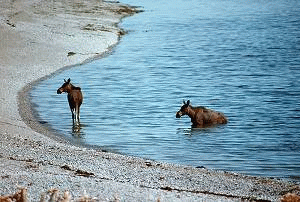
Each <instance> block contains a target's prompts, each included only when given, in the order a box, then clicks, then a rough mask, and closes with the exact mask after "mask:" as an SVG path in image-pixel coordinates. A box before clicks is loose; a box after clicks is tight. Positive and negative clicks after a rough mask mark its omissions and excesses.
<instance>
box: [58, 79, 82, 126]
mask: <svg viewBox="0 0 300 202" xmlns="http://www.w3.org/2000/svg"><path fill="white" fill-rule="evenodd" d="M64 81H65V83H64V84H63V85H62V86H61V87H60V88H59V89H58V90H57V94H61V93H63V92H66V93H68V101H69V106H70V109H71V112H72V119H73V124H76V125H79V124H80V120H79V119H80V117H79V114H80V110H79V108H80V105H81V104H82V100H83V96H82V93H81V88H80V87H75V86H73V85H72V84H71V83H70V82H71V79H70V78H69V79H68V80H67V81H66V80H64Z"/></svg>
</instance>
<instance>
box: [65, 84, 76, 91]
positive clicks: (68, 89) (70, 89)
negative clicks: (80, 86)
mask: <svg viewBox="0 0 300 202" xmlns="http://www.w3.org/2000/svg"><path fill="white" fill-rule="evenodd" d="M74 88H75V86H73V85H72V84H69V86H68V87H67V88H66V91H67V93H70V92H71V91H72V90H73V89H74Z"/></svg>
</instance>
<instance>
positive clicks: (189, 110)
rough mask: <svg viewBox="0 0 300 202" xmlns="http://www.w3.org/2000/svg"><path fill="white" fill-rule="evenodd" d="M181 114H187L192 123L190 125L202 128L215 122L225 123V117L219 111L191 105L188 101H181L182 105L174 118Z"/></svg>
mask: <svg viewBox="0 0 300 202" xmlns="http://www.w3.org/2000/svg"><path fill="white" fill-rule="evenodd" d="M183 115H188V116H189V117H190V118H191V122H192V123H193V125H192V127H196V128H204V127H210V126H213V125H216V124H226V123H227V118H226V117H225V115H224V114H223V113H221V112H217V111H214V110H212V109H207V108H205V107H202V106H200V107H192V106H191V105H190V101H189V100H188V101H187V102H185V101H183V106H182V107H181V109H180V110H179V111H178V112H177V113H176V118H180V117H181V116H183Z"/></svg>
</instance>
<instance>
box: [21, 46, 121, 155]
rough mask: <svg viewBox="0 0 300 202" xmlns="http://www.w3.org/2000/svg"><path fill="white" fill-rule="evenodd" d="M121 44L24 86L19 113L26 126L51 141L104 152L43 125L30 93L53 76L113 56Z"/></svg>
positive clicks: (45, 124) (48, 125)
mask: <svg viewBox="0 0 300 202" xmlns="http://www.w3.org/2000/svg"><path fill="white" fill-rule="evenodd" d="M119 42H120V40H119V41H118V42H117V43H116V44H114V45H112V46H110V47H108V48H107V50H105V51H104V52H102V53H99V54H97V55H95V56H93V57H91V58H88V59H85V60H84V61H83V62H80V63H78V64H74V65H70V66H65V67H62V68H61V69H58V70H56V71H55V72H52V73H51V74H49V75H46V76H44V77H42V78H39V79H37V80H35V81H33V82H31V83H29V84H27V85H26V86H24V87H23V88H22V90H20V91H19V92H18V111H19V113H20V116H21V118H22V120H23V122H24V123H26V125H28V126H29V127H30V128H31V129H32V130H34V131H35V132H37V133H40V134H43V135H46V136H48V137H50V138H51V139H53V140H54V141H59V142H62V143H65V144H71V145H73V146H75V145H76V146H78V147H86V148H94V149H98V150H99V149H100V150H103V148H101V147H98V146H93V145H89V144H82V143H77V142H76V141H74V139H72V138H68V137H67V136H65V135H63V134H61V133H59V132H57V131H56V130H55V129H54V128H52V126H51V125H50V124H47V123H41V122H40V118H39V115H38V112H36V110H35V108H34V106H33V103H32V101H31V99H30V92H31V91H32V89H33V88H34V86H35V85H38V83H40V82H41V81H44V80H46V79H48V78H51V77H52V76H55V75H57V74H59V73H61V72H63V71H65V70H67V69H71V68H73V67H77V66H80V65H83V64H87V63H89V62H92V61H94V60H100V59H102V58H104V57H107V56H108V55H110V54H112V52H113V49H114V48H115V47H116V46H117V45H118V44H119Z"/></svg>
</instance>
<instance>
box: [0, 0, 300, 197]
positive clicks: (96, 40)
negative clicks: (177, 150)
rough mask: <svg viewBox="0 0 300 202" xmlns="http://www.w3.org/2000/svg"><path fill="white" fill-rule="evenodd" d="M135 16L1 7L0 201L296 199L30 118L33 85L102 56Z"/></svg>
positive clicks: (285, 187) (275, 186)
mask: <svg viewBox="0 0 300 202" xmlns="http://www.w3.org/2000/svg"><path fill="white" fill-rule="evenodd" d="M136 12H138V10H136V8H134V7H129V6H126V5H122V4H120V3H118V2H108V1H101V0H100V1H99V0H82V1H79V0H77V1H76V0H75V1H64V0H56V1H52V0H51V1H50V0H10V1H9V0H8V1H4V2H1V5H0V43H1V45H0V86H1V91H0V102H1V105H0V195H7V194H12V193H14V192H16V191H17V187H25V188H27V190H28V198H29V200H30V201H38V200H39V199H40V196H41V195H42V194H43V193H45V192H47V191H48V190H50V189H53V188H57V189H59V190H61V191H65V190H68V191H69V192H70V194H71V195H72V197H73V198H76V197H79V196H82V195H84V194H85V193H86V194H87V195H89V196H92V197H95V198H96V199H97V200H100V201H110V200H116V199H119V200H122V201H158V200H160V201H241V200H260V199H263V200H267V201H277V200H279V198H280V197H281V196H282V195H283V194H285V193H287V192H296V193H297V192H299V190H300V188H299V186H298V185H296V184H293V183H292V182H286V181H281V180H276V179H269V178H262V177H251V176H244V175H240V174H235V173H228V172H223V171H211V170H207V169H205V168H193V167H189V166H179V165H172V164H166V163H161V162H155V161H152V160H145V159H141V158H136V157H130V156H124V155H120V154H115V153H109V152H103V151H101V150H97V149H92V148H84V147H80V146H75V145H72V144H69V143H68V142H67V141H66V140H64V139H61V138H59V137H56V136H55V135H53V134H52V132H51V131H49V130H48V129H47V128H46V127H45V126H43V125H42V124H41V123H39V121H38V120H36V119H35V117H34V114H33V112H32V107H31V103H30V102H29V99H28V95H27V93H28V92H29V91H30V88H31V86H32V85H33V84H35V82H36V81H37V80H39V79H42V78H45V77H46V76H47V75H50V74H53V73H54V72H58V71H60V70H61V69H62V68H65V67H68V66H72V65H75V64H81V63H84V62H87V61H89V60H90V59H93V58H97V57H100V56H101V55H103V54H104V53H105V52H106V51H108V50H109V49H111V47H112V46H114V45H116V44H117V43H118V41H119V38H120V36H121V35H122V34H124V31H123V30H122V29H120V28H119V27H118V23H119V22H120V20H121V19H122V18H123V17H125V16H128V15H132V14H134V13H136ZM41 99H42V98H41ZM49 107H51V106H49Z"/></svg>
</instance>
